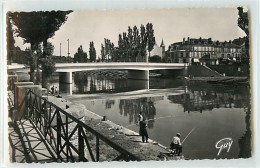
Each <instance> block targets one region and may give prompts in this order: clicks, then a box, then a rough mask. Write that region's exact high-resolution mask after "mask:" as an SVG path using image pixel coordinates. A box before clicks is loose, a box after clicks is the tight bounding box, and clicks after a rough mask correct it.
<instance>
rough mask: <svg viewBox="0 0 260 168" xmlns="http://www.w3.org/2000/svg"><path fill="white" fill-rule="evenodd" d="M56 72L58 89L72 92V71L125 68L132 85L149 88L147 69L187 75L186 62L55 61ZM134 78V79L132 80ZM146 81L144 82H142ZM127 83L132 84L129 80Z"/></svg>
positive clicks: (18, 68)
mask: <svg viewBox="0 0 260 168" xmlns="http://www.w3.org/2000/svg"><path fill="white" fill-rule="evenodd" d="M55 66H56V72H58V73H59V84H60V86H61V85H62V87H60V91H64V92H67V93H69V94H72V83H73V79H72V73H73V72H78V71H91V70H110V69H113V70H127V71H128V79H129V80H132V84H133V85H137V86H138V87H139V88H141V89H148V90H149V71H150V70H160V71H161V73H162V74H173V75H175V76H178V75H180V76H187V67H188V64H187V63H147V62H111V63H103V62H102V63H57V64H56V65H55ZM23 68H24V67H20V66H18V64H17V65H15V66H8V69H9V70H14V69H16V70H21V69H23ZM133 80H134V81H133ZM144 81H146V82H144ZM129 83H130V84H129V85H132V84H131V82H129Z"/></svg>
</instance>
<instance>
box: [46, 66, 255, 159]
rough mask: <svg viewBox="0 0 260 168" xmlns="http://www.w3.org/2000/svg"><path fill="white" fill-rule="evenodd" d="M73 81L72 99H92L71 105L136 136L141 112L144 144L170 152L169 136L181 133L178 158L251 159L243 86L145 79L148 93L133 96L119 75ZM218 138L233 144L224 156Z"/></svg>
mask: <svg viewBox="0 0 260 168" xmlns="http://www.w3.org/2000/svg"><path fill="white" fill-rule="evenodd" d="M73 78H74V83H73V95H75V96H76V95H77V94H95V95H96V97H95V98H93V99H89V98H83V99H80V100H79V99H75V101H76V102H78V103H81V104H84V105H85V106H86V108H87V109H89V110H91V111H93V112H95V113H97V114H99V115H100V116H107V118H108V119H109V120H111V121H112V122H114V123H116V124H119V125H122V126H125V127H127V128H129V129H131V130H133V131H136V132H138V131H139V127H138V126H137V125H136V123H137V116H138V114H139V112H140V111H141V112H143V115H144V118H145V119H146V120H148V121H147V125H148V128H147V131H148V134H149V138H151V139H153V140H155V141H157V142H159V143H161V144H163V145H164V146H166V147H169V145H170V142H171V140H172V138H173V136H175V135H176V133H178V132H179V133H181V141H183V140H184V139H185V141H184V142H183V155H185V156H186V157H188V158H191V159H213V158H217V159H218V158H241V157H242V158H247V157H250V156H251V154H250V153H251V148H250V140H251V131H250V121H249V116H250V103H249V102H250V95H249V88H248V87H247V86H225V85H216V84H215V85H213V84H208V83H205V82H200V83H198V82H186V81H182V80H181V79H176V78H171V77H156V78H150V82H149V88H150V91H149V92H146V93H145V94H141V93H140V94H137V93H136V90H138V87H137V86H136V85H137V84H136V85H135V81H129V80H128V79H127V78H126V72H124V71H117V72H115V71H107V72H105V73H101V72H96V71H95V72H93V71H92V72H81V73H76V74H75V75H74V77H73ZM51 82H52V83H51V85H55V86H57V85H58V83H57V78H55V77H54V78H53V79H52V81H51ZM143 82H145V81H143ZM136 83H137V82H136ZM138 85H139V84H138ZM124 92H127V93H126V94H123V93H124ZM118 93H120V94H118ZM72 101H73V99H72ZM187 135H188V136H187ZM223 138H231V139H232V140H231V141H232V144H231V146H230V149H229V151H227V149H223V150H221V151H220V152H219V150H220V149H217V148H216V143H217V142H218V141H220V140H221V139H223ZM140 139H141V138H140ZM218 153H219V155H218Z"/></svg>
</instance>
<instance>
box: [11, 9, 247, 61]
mask: <svg viewBox="0 0 260 168" xmlns="http://www.w3.org/2000/svg"><path fill="white" fill-rule="evenodd" d="M237 19H238V11H237V8H171V9H129V10H81V11H74V12H72V13H71V14H69V15H68V20H67V21H66V22H65V24H64V25H62V26H61V27H60V29H59V30H58V31H57V32H56V33H55V35H54V37H52V38H51V39H49V41H50V42H51V43H52V44H53V45H54V47H55V49H54V55H57V56H59V55H60V43H62V45H61V47H62V48H61V51H62V55H63V56H67V52H68V47H67V46H68V43H67V39H69V41H70V56H72V57H73V56H74V54H75V53H76V51H77V49H78V47H79V46H80V45H82V47H83V50H84V51H85V52H87V53H88V55H89V43H90V41H94V44H95V48H96V51H97V56H99V55H100V48H101V43H104V38H107V39H110V40H111V41H112V42H113V43H114V44H115V46H117V45H118V35H119V33H123V32H127V29H128V26H130V27H133V26H135V25H136V26H137V27H138V28H140V26H141V24H143V25H146V24H147V23H148V22H150V23H152V24H153V28H154V34H155V38H156V43H157V44H158V45H160V44H161V41H162V39H163V41H164V44H165V46H166V47H165V49H166V50H167V49H168V46H169V45H170V44H172V43H175V42H179V41H182V39H183V38H184V37H185V38H187V37H190V38H199V37H202V38H212V40H213V41H215V40H219V41H225V40H227V41H228V40H233V39H235V38H238V37H244V36H245V33H244V32H243V31H242V30H241V29H240V28H239V27H238V26H237ZM15 39H16V44H15V45H18V46H19V47H20V48H21V49H25V48H26V46H28V45H26V44H25V45H23V41H22V39H21V38H15Z"/></svg>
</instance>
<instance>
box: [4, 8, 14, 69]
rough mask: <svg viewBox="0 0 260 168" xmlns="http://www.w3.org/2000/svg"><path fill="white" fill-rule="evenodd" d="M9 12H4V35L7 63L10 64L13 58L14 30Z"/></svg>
mask: <svg viewBox="0 0 260 168" xmlns="http://www.w3.org/2000/svg"><path fill="white" fill-rule="evenodd" d="M11 18H12V15H11V12H7V14H6V22H7V24H6V37H7V64H8V65H10V64H11V63H12V60H13V51H14V48H15V47H14V42H15V41H14V31H13V28H12V23H11Z"/></svg>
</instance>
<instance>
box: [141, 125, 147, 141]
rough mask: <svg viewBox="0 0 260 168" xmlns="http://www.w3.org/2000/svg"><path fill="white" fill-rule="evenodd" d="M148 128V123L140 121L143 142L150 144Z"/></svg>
mask: <svg viewBox="0 0 260 168" xmlns="http://www.w3.org/2000/svg"><path fill="white" fill-rule="evenodd" d="M146 127H147V124H146V122H145V121H140V135H141V136H142V142H146V143H148V133H147V130H146Z"/></svg>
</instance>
